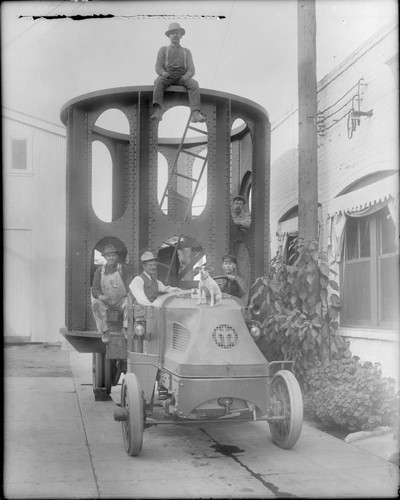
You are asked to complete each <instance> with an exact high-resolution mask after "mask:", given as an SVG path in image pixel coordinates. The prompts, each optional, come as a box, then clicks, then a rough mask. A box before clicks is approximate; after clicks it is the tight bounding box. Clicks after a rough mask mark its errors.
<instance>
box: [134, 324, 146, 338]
mask: <svg viewBox="0 0 400 500" xmlns="http://www.w3.org/2000/svg"><path fill="white" fill-rule="evenodd" d="M145 333H146V328H145V327H144V325H142V324H141V323H136V324H135V326H134V327H133V334H134V335H136V336H137V337H143V336H144V334H145Z"/></svg>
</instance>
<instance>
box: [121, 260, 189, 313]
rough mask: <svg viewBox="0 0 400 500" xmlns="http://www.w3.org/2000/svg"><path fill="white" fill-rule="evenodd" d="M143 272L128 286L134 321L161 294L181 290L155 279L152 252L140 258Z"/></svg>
mask: <svg viewBox="0 0 400 500" xmlns="http://www.w3.org/2000/svg"><path fill="white" fill-rule="evenodd" d="M140 262H141V264H142V268H143V272H142V273H141V274H139V275H138V276H136V277H135V278H134V279H133V280H132V282H131V284H130V285H129V288H130V291H131V292H132V295H133V304H134V306H133V312H134V316H135V318H136V319H138V318H139V317H143V314H144V306H150V305H151V304H152V302H154V301H155V300H156V298H157V297H158V296H159V295H160V294H161V293H169V292H179V291H180V290H181V289H180V288H176V287H173V286H165V285H164V283H163V282H162V281H160V280H158V279H157V278H156V270H157V258H156V257H155V256H154V255H153V254H152V252H144V253H143V254H142V256H141V257H140Z"/></svg>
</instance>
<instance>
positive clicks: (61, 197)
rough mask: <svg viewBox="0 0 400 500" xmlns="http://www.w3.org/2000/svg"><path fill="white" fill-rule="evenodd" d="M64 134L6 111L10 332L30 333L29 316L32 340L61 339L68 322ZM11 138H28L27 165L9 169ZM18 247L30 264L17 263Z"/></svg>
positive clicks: (5, 153) (5, 160)
mask: <svg viewBox="0 0 400 500" xmlns="http://www.w3.org/2000/svg"><path fill="white" fill-rule="evenodd" d="M21 120H23V116H22V117H21ZM30 121H31V122H32V120H30ZM52 129H55V131H53V130H52ZM61 134H62V130H60V132H58V130H57V129H56V127H52V126H47V124H46V123H44V124H43V127H42V126H41V123H40V121H37V125H35V124H32V123H31V124H29V125H28V124H26V123H22V121H19V119H10V118H8V117H4V116H3V153H4V156H3V183H4V227H5V229H6V235H8V236H7V239H8V241H9V243H10V245H11V246H6V247H5V265H6V267H7V269H8V271H7V272H6V282H5V294H6V301H5V304H6V310H5V318H6V323H5V325H6V330H7V331H4V336H5V337H6V338H7V337H9V336H18V335H19V336H21V335H26V332H27V331H28V329H27V325H26V321H28V318H29V322H30V328H29V332H30V340H31V341H32V342H58V341H61V340H62V337H61V335H60V334H59V328H60V327H62V326H64V305H65V300H64V297H65V292H64V289H65V220H66V215H65V204H66V200H65V193H66V181H65V165H66V152H65V147H66V146H65V142H66V141H65V136H63V135H61ZM12 138H26V139H27V140H28V170H26V171H21V170H14V171H13V170H11V164H10V155H9V148H10V140H11V139H12ZM27 235H30V236H29V238H28V237H27ZM28 239H29V241H30V243H28ZM13 245H14V247H13ZM28 246H30V248H27V247H28ZM15 247H18V248H15ZM15 251H18V252H17V254H18V256H24V258H25V263H24V265H25V266H26V267H22V268H19V269H17V267H18V266H17V260H16V259H17V257H16V254H15ZM28 256H29V257H28ZM14 275H15V276H14ZM26 275H29V276H30V288H31V293H30V300H29V301H28V296H27V294H26V292H25V290H24V292H22V291H20V290H19V289H20V288H21V287H26V286H29V285H28V280H27V278H26ZM17 276H18V285H17V288H16V289H15V280H16V277H17ZM24 280H25V281H24ZM16 294H17V295H21V296H23V297H24V300H25V301H28V302H29V304H27V303H26V304H25V309H24V313H23V314H24V319H22V318H21V317H19V315H20V311H19V307H18V303H19V300H18V296H16ZM28 308H29V311H28ZM22 332H24V333H23V334H22Z"/></svg>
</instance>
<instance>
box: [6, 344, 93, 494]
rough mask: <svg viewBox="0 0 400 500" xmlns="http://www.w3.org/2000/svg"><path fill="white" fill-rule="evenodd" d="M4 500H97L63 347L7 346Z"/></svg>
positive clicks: (91, 469)
mask: <svg viewBox="0 0 400 500" xmlns="http://www.w3.org/2000/svg"><path fill="white" fill-rule="evenodd" d="M4 357H5V384H4V401H5V406H4V408H5V411H4V465H3V478H4V479H3V481H4V482H3V494H4V496H5V498H71V497H74V498H77V497H83V498H97V497H98V491H97V487H96V481H95V477H94V474H93V468H92V465H91V457H90V454H89V450H88V447H87V441H86V435H85V429H84V427H83V424H82V418H81V411H80V407H79V402H78V399H77V397H76V390H75V385H74V379H73V376H72V371H71V366H70V362H69V353H68V352H67V351H61V349H60V346H51V345H50V346H46V345H34V344H31V345H23V346H22V345H21V346H6V347H5V349H4Z"/></svg>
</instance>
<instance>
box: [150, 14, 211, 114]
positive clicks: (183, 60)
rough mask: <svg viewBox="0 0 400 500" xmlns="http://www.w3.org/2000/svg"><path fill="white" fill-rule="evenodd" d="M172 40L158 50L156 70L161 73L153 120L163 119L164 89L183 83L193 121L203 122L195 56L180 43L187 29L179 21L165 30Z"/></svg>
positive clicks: (155, 93) (155, 84) (154, 92)
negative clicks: (194, 78) (195, 77)
mask: <svg viewBox="0 0 400 500" xmlns="http://www.w3.org/2000/svg"><path fill="white" fill-rule="evenodd" d="M165 34H166V35H167V37H168V38H169V39H170V40H171V44H170V45H169V46H168V47H161V48H160V50H159V51H158V55H157V62H156V72H157V74H158V75H159V76H158V78H156V80H155V81H154V91H153V107H154V108H155V111H154V113H153V114H152V115H151V119H152V120H159V121H160V120H162V110H161V108H162V104H163V98H164V90H165V88H166V87H169V86H170V85H182V86H183V87H185V88H186V89H187V91H188V93H189V106H190V110H191V122H192V123H197V122H200V123H203V122H205V120H206V119H205V118H204V116H203V115H202V114H201V113H200V89H199V84H198V83H197V81H196V80H193V78H192V77H193V75H194V73H195V69H194V64H193V57H192V54H191V52H190V50H189V49H185V48H183V47H182V46H181V45H180V40H181V38H182V36H183V35H184V34H185V30H184V29H183V28H181V27H180V26H179V24H178V23H171V24H170V25H169V28H168V31H166V32H165Z"/></svg>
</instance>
